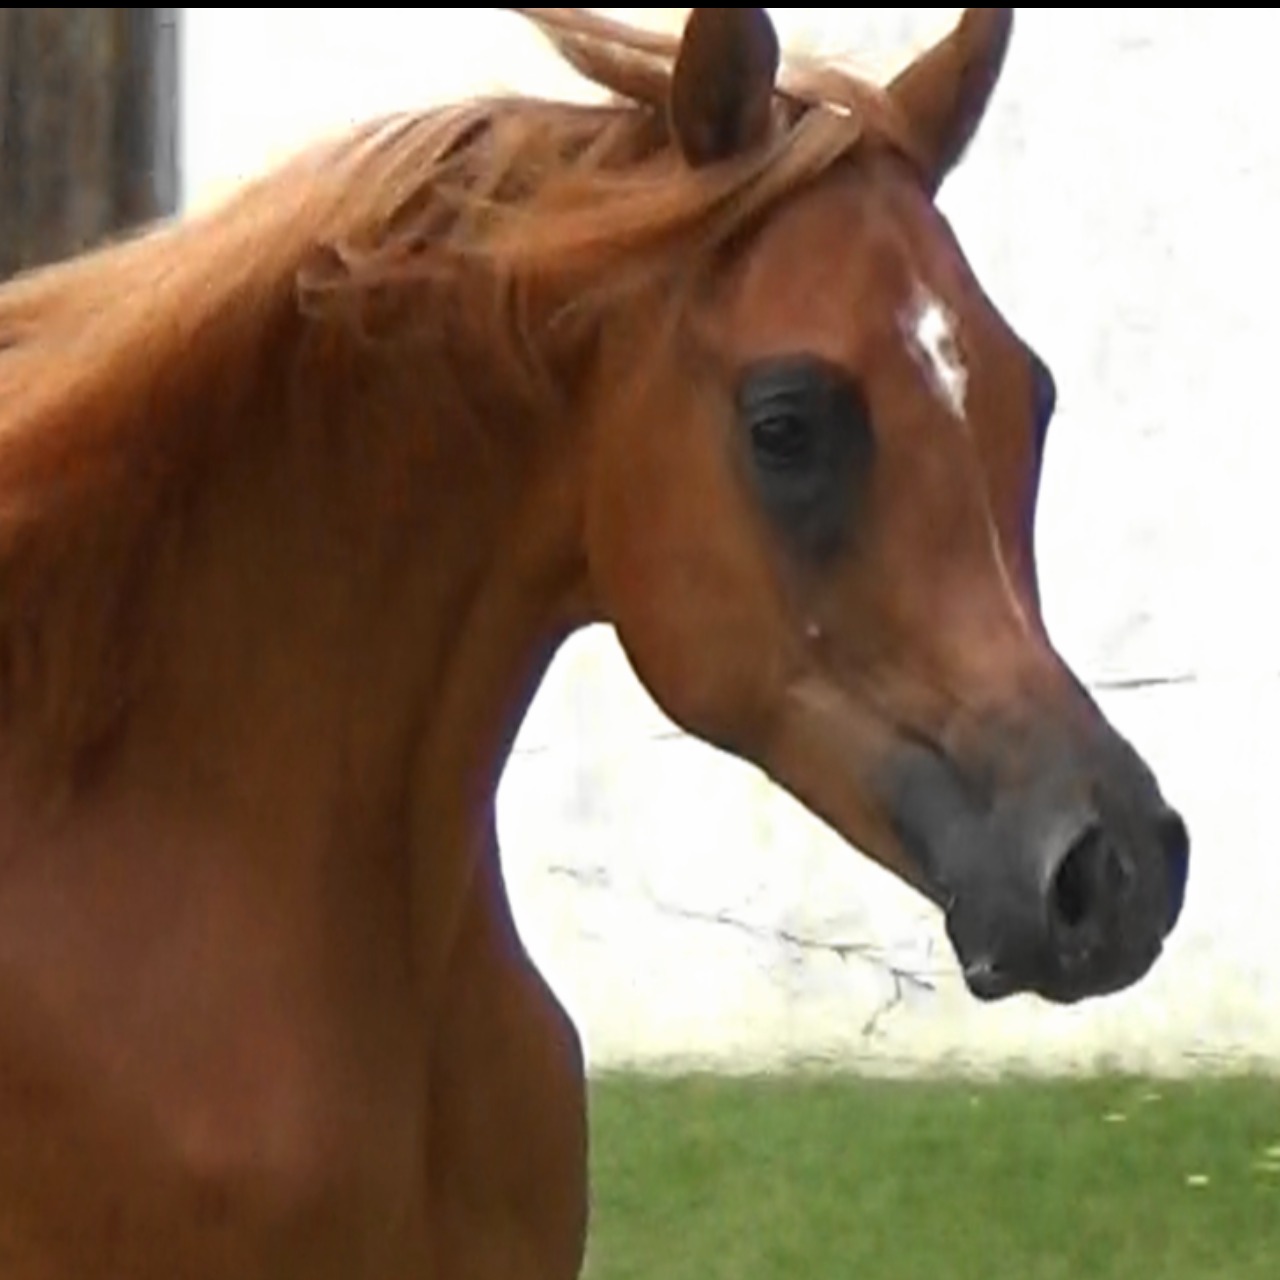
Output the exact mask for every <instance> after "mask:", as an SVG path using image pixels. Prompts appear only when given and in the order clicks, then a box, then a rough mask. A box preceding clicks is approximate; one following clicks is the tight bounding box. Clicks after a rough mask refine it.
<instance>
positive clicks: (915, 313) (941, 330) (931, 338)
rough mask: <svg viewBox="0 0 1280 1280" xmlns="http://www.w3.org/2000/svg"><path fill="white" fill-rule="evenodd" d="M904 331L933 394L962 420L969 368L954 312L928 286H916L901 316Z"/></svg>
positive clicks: (954, 415) (908, 344) (967, 388)
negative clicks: (957, 332) (965, 363)
mask: <svg viewBox="0 0 1280 1280" xmlns="http://www.w3.org/2000/svg"><path fill="white" fill-rule="evenodd" d="M902 330H903V334H904V336H905V337H906V340H907V346H908V348H909V349H910V351H911V354H912V356H913V357H914V359H915V361H916V363H917V364H918V365H920V367H921V368H922V369H923V370H924V374H925V377H926V378H928V379H929V385H930V386H931V387H932V388H933V390H934V393H935V394H936V395H937V397H938V399H940V400H941V401H942V403H943V404H945V405H946V406H947V408H948V409H949V410H950V411H951V413H952V416H953V417H956V418H958V419H959V420H960V421H961V422H963V421H964V417H965V397H966V394H967V393H968V390H969V371H968V370H967V369H966V368H965V367H964V361H963V359H962V358H961V355H960V344H959V342H958V341H957V339H956V330H955V322H954V320H953V318H952V315H951V312H950V311H948V310H947V308H946V307H945V306H944V305H943V304H942V302H941V301H940V300H939V299H938V298H937V297H935V296H934V294H932V293H931V292H930V291H929V290H928V289H926V288H924V287H923V286H921V285H917V286H916V292H915V297H914V298H913V299H912V302H911V306H910V308H909V309H908V310H907V312H906V313H905V314H904V316H903V318H902Z"/></svg>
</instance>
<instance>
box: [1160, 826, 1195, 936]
mask: <svg viewBox="0 0 1280 1280" xmlns="http://www.w3.org/2000/svg"><path fill="white" fill-rule="evenodd" d="M1157 836H1158V839H1159V841H1160V849H1161V851H1162V852H1163V854H1164V872H1165V888H1166V892H1167V893H1168V911H1169V914H1168V918H1167V920H1166V928H1165V932H1166V934H1169V933H1172V932H1173V928H1174V926H1175V925H1176V924H1177V923H1178V917H1179V916H1180V915H1181V914H1182V905H1183V903H1184V902H1185V901H1186V896H1187V876H1188V874H1189V872H1190V868H1191V836H1190V834H1189V833H1188V832H1187V824H1186V823H1185V822H1183V821H1182V819H1181V818H1180V817H1179V816H1178V815H1177V814H1176V813H1174V811H1173V810H1172V809H1170V810H1168V811H1167V812H1166V813H1165V814H1164V816H1163V817H1161V819H1160V821H1159V822H1158V823H1157Z"/></svg>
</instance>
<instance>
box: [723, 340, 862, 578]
mask: <svg viewBox="0 0 1280 1280" xmlns="http://www.w3.org/2000/svg"><path fill="white" fill-rule="evenodd" d="M737 413H738V423H739V427H740V430H741V431H742V437H743V440H744V442H745V444H746V448H745V449H744V451H743V453H744V454H745V458H746V461H747V463H748V473H749V480H750V483H751V486H752V488H753V490H754V492H755V495H756V498H757V500H758V501H759V503H760V505H761V508H762V509H763V511H764V513H765V514H766V515H767V516H768V518H769V519H770V521H771V522H772V524H773V526H774V528H775V529H777V530H778V531H779V532H780V533H781V534H782V535H783V537H784V538H785V539H786V541H787V542H788V543H789V544H790V545H791V547H792V548H793V549H794V550H796V551H797V552H799V553H801V554H803V555H805V556H806V557H808V558H813V559H821V558H823V557H825V556H827V555H829V554H832V553H834V552H836V551H838V550H839V549H840V547H842V546H844V545H845V544H846V542H847V540H848V538H849V537H850V535H851V534H852V533H853V531H854V527H855V524H856V521H857V517H858V513H859V510H860V507H861V502H860V499H861V497H862V493H863V486H864V482H865V480H866V478H867V475H868V474H869V468H870V465H871V461H872V458H873V455H874V453H875V437H874V433H873V431H872V427H871V416H870V414H869V412H868V410H867V404H866V400H865V398H864V397H863V395H862V392H861V391H860V390H859V388H858V386H857V384H856V383H855V382H854V381H853V379H852V378H851V377H850V376H849V374H848V372H847V371H846V370H844V369H842V368H840V367H839V366H838V365H833V364H831V363H829V362H828V361H824V360H821V359H819V358H817V357H815V356H808V355H791V356H782V357H777V358H774V359H771V360H765V361H761V362H759V363H757V364H753V365H750V366H748V368H746V369H745V370H744V371H743V374H742V378H741V381H740V382H739V384H738V392H737Z"/></svg>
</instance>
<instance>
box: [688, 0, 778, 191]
mask: <svg viewBox="0 0 1280 1280" xmlns="http://www.w3.org/2000/svg"><path fill="white" fill-rule="evenodd" d="M778 61H779V49H778V35H777V32H776V31H774V29H773V23H772V22H771V21H770V20H769V15H768V14H767V13H766V12H765V11H764V10H763V9H694V10H692V11H691V13H690V14H689V20H688V22H687V23H686V24H685V28H684V35H683V36H682V38H681V40H680V51H679V53H678V54H677V55H676V63H675V68H674V70H673V72H672V76H671V98H670V103H669V110H670V119H671V132H672V134H673V135H674V136H675V139H676V142H677V144H678V145H679V147H680V151H681V153H682V154H683V155H684V158H685V160H686V161H688V163H689V164H690V165H692V166H693V167H694V168H699V167H701V166H702V165H707V164H715V163H716V162H717V161H719V160H728V159H730V158H732V157H733V156H736V155H741V154H742V153H743V152H745V151H749V150H751V149H752V148H753V147H757V146H759V145H760V144H761V143H763V142H764V141H765V140H766V139H767V138H768V136H769V131H770V129H771V127H772V123H773V90H774V81H775V79H776V77H777V74H778Z"/></svg>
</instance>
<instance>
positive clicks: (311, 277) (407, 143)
mask: <svg viewBox="0 0 1280 1280" xmlns="http://www.w3.org/2000/svg"><path fill="white" fill-rule="evenodd" d="M518 12H521V13H524V14H525V15H526V16H527V17H529V18H530V19H531V20H532V21H534V22H535V23H536V24H537V25H538V26H539V27H540V28H541V29H542V30H543V31H544V33H545V34H547V35H548V36H549V37H550V39H551V41H552V43H553V44H554V45H556V47H557V48H558V49H559V51H560V53H561V54H562V55H563V56H564V57H565V59H566V60H567V61H568V62H569V63H570V65H571V66H572V67H573V68H575V69H576V70H577V71H578V72H579V73H581V74H583V75H585V76H586V77H587V78H588V79H590V80H591V81H592V82H594V83H595V84H596V85H597V86H599V87H600V88H601V89H603V90H605V91H606V92H607V93H609V94H612V95H613V99H612V101H609V102H606V103H603V104H600V105H580V104H572V105H571V104H567V103H563V102H554V101H543V100H535V99H529V98H522V97H515V96H511V97H492V98H487V99H477V100H475V101H472V102H468V103H463V104H459V105H455V106H452V107H446V108H441V109H435V110H428V111H422V112H416V113H402V114H400V115H397V116H394V117H390V118H387V119H383V120H380V121H376V122H374V123H372V124H369V125H365V126H363V127H361V128H358V129H356V130H354V131H352V132H351V133H349V134H347V135H346V136H344V137H340V138H338V139H335V140H330V141H326V142H324V143H322V144H320V145H317V146H314V147H312V148H310V149H309V150H307V151H306V152H304V153H303V154H302V155H300V156H299V157H297V158H296V159H295V160H293V161H292V162H290V163H288V164H286V165H284V166H283V167H281V168H280V169H278V170H277V171H275V172H274V173H271V174H269V175H267V176H265V177H263V178H261V179H259V180H257V181H255V182H253V183H251V184H249V185H248V186H247V187H245V188H244V189H243V190H241V191H240V192H238V193H236V194H235V195H233V196H232V197H231V198H229V199H228V200H227V201H226V202H225V203H224V204H223V205H222V206H220V207H218V208H216V209H214V210H212V211H209V212H207V213H205V214H203V215H201V216H199V217H193V218H190V219H188V220H186V221H183V222H179V223H175V224H173V225H170V226H166V227H162V228H158V229H152V230H150V231H148V232H146V233H144V234H141V235H137V236H134V237H132V238H130V239H129V240H127V241H125V242H123V243H120V244H116V245H113V246H109V247H106V248H104V249H101V250H99V251H97V252H95V253H92V254H89V255H85V256H82V257H80V258H76V259H73V260H71V261H69V262H67V263H63V264H59V265H56V266H53V267H50V268H46V269H44V270H41V271H38V272H35V273H32V274H31V275H29V276H27V277H24V278H20V279H19V280H17V281H14V282H11V283H9V284H7V285H5V286H3V287H0V723H3V722H10V723H12V722H14V721H22V720H26V721H28V723H27V725H26V730H27V732H28V734H29V735H32V736H33V737H35V736H41V735H42V736H43V739H44V740H45V743H44V745H45V746H47V747H48V748H49V749H51V750H53V751H54V752H55V753H74V752H75V751H78V750H80V749H82V748H83V747H84V746H85V745H86V744H87V743H89V742H91V741H92V739H93V738H94V737H95V735H101V734H102V733H105V732H106V731H107V730H108V729H109V727H110V725H111V723H112V722H113V718H114V717H115V716H116V714H117V711H118V709H119V708H121V707H124V706H126V705H127V704H128V701H129V697H130V690H131V689H132V688H133V685H134V684H135V682H136V676H137V672H136V671H135V670H134V667H135V666H136V664H137V662H138V661H139V660H140V659H139V658H138V657H137V655H138V654H141V653H142V652H143V650H144V648H145V646H139V645H137V644H135V643H134V642H133V640H132V639H130V637H131V636H132V635H134V633H136V631H137V629H138V627H139V625H140V622H139V615H138V609H139V608H140V607H141V603H140V602H142V601H145V599H146V597H147V594H148V587H149V585H153V579H154V576H155V574H156V573H157V572H159V570H157V569H155V568H154V567H153V566H155V565H161V564H163V563H165V559H166V557H165V555H164V554H163V551H164V548H165V546H166V545H168V543H170V542H172V535H173V533H174V521H175V520H177V519H178V518H179V515H180V512H179V508H180V503H177V502H175V501H173V500H172V495H173V494H174V492H175V491H179V490H180V491H182V492H189V491H190V490H191V489H192V487H193V486H194V485H195V484H196V483H197V482H198V479H199V476H200V474H201V470H202V468H207V467H208V466H210V465H211V463H212V461H213V460H214V459H215V458H216V457H217V456H218V454H219V451H220V449H223V450H224V449H225V448H226V447H229V445H230V444H234V441H235V433H237V432H244V433H247V432H254V431H259V430H281V431H291V430H297V429H301V428H303V427H305V422H304V421H303V419H305V418H306V416H307V412H308V408H309V407H310V408H313V407H314V404H315V403H316V402H317V401H318V400H324V401H327V402H329V403H336V402H340V401H341V400H342V398H343V396H344V395H350V394H355V392H354V390H353V388H352V387H346V386H343V385H341V384H342V382H343V380H348V381H350V382H352V383H353V384H354V383H356V382H358V381H359V366H358V359H337V360H334V359H330V358H328V357H329V356H331V355H332V352H333V350H334V345H333V344H334V342H344V343H347V344H348V345H347V346H345V347H343V348H342V349H343V350H344V351H346V352H351V351H358V350H361V349H365V348H366V346H367V344H368V342H369V341H370V340H373V341H374V343H375V344H376V340H377V338H378V337H380V336H382V337H391V338H406V339H408V340H409V342H410V345H411V347H412V350H411V351H409V352H407V353H405V355H404V358H405V359H406V360H407V361H412V362H413V364H414V366H415V368H417V369H418V370H422V369H423V368H424V367H428V366H430V364H431V362H432V361H433V360H434V361H435V362H436V363H437V364H439V365H440V366H441V367H440V374H441V377H442V379H443V380H444V381H445V382H447V383H449V384H450V385H452V386H460V385H461V384H462V383H464V382H465V380H466V379H465V377H464V376H463V374H462V373H461V372H460V366H459V359H460V350H459V345H458V341H459V340H458V333H459V332H460V331H461V332H463V333H464V334H465V336H466V341H467V343H469V345H470V347H471V356H472V359H473V361H474V362H475V364H476V365H477V366H480V365H483V370H484V378H485V380H486V381H488V382H490V383H492V382H495V381H497V382H499V383H505V384H506V385H507V388H508V392H509V394H510V396H511V397H512V398H515V399H524V400H528V399H529V398H531V397H535V396H541V395H543V394H544V393H545V392H546V391H547V390H548V388H551V389H552V390H553V391H554V390H555V384H556V378H557V372H558V370H557V367H556V366H557V359H558V355H559V354H561V353H560V352H559V349H558V347H557V343H562V342H563V341H564V334H565V333H571V334H572V333H578V334H581V333H589V332H590V331H591V329H592V325H593V323H595V322H596V321H598V320H599V319H601V318H602V317H603V316H604V315H606V314H607V313H608V311H609V309H610V308H612V307H616V306H617V305H618V304H619V302H620V301H621V299H622V297H623V295H625V294H626V293H627V292H628V291H629V290H633V289H635V288H636V287H643V286H644V285H645V284H646V283H651V282H652V281H653V280H654V279H655V277H658V276H661V274H662V273H663V272H669V271H671V270H672V269H673V267H674V265H675V264H676V263H679V264H680V265H679V269H680V270H681V271H682V272H685V273H688V272H689V271H690V270H693V271H697V270H698V269H699V268H702V267H710V266H711V265H712V264H713V263H714V262H715V261H716V259H717V255H718V253H719V250H720V249H721V248H722V247H723V246H724V245H725V244H726V243H728V242H730V241H731V240H732V239H733V238H734V237H736V236H737V235H738V234H739V233H740V232H741V231H742V230H743V229H744V228H746V227H747V226H749V225H750V224H752V223H753V222H756V221H758V220H759V219H761V218H762V217H763V216H765V215H766V214H767V212H768V210H769V209H770V208H771V207H773V206H774V205H776V204H777V203H779V202H780V201H783V200H785V199H786V198H787V196H788V195H790V194H792V193H794V192H796V191H797V190H798V189H800V188H802V187H803V186H805V185H806V184H808V183H810V182H812V181H815V180H816V179H818V178H819V177H821V176H822V174H823V173H824V172H826V171H827V170H829V169H830V168H831V167H832V166H833V165H835V164H836V163H837V162H839V161H840V160H842V159H843V158H845V157H847V156H849V155H850V154H851V153H853V152H854V151H855V150H856V149H857V148H858V147H859V146H860V145H861V144H862V142H863V141H864V139H866V138H867V137H868V136H874V137H876V138H879V139H881V140H883V141H884V142H886V143H887V144H888V145H891V146H893V147H895V148H896V149H897V150H899V151H900V152H902V153H903V154H905V155H908V156H909V155H910V154H911V141H910V138H909V137H908V136H907V133H906V130H905V128H904V126H903V123H902V121H901V120H900V119H899V118H898V117H897V115H896V114H895V111H894V108H893V105H892V103H891V101H890V100H889V99H888V98H887V96H886V95H885V94H883V93H882V92H881V91H880V90H878V89H876V88H875V87H873V86H871V85H869V84H867V83H866V82H864V81H862V80H860V79H858V78H857V77H855V76H853V75H850V74H847V73H846V72H844V71H843V70H841V69H840V68H838V67H836V66H834V65H830V64H825V63H822V62H819V61H816V60H813V59H810V60H808V61H805V62H797V63H793V64H792V65H790V66H789V67H788V68H787V70H786V71H785V72H784V74H783V76H782V78H781V80H780V84H779V90H778V94H777V96H776V103H775V118H776V129H775V131H774V136H773V138H772V139H771V140H770V142H769V143H768V144H767V145H766V146H764V147H762V148H760V149H759V150H758V151H757V152H755V153H753V154H749V155H745V156H743V157H741V158H740V159H738V160H735V161H732V162H728V163H725V164H722V165H717V166H713V167H712V168H710V169H708V170H703V171H694V170H691V169H689V168H688V167H687V166H686V165H685V164H684V163H683V162H682V160H681V158H680V156H679V155H678V153H677V150H676V148H675V147H674V146H673V143H672V139H671V137H670V135H669V132H668V126H667V119H666V110H665V94H666V87H667V85H668V83H669V80H670V76H671V70H672V65H673V61H674V58H675V54H676V50H677V41H676V40H675V39H674V38H672V37H670V36H666V35H655V34H653V33H649V32H642V31H637V30H634V29H632V28H628V27H624V26H622V25H620V24H617V23H612V22H609V21H608V20H605V19H602V18H599V17H598V16H596V15H592V14H590V13H588V12H586V11H583V10H521V11H518ZM531 290H532V291H536V292H538V293H539V296H540V297H542V298H544V299H550V300H551V303H552V305H550V307H549V308H547V309H546V310H544V311H543V312H541V313H540V314H539V315H533V314H531V313H530V310H529V307H528V296H529V292H530V291H531ZM570 302H571V303H572V306H573V314H574V321H575V323H574V324H571V325H567V326H564V325H558V324H555V323H552V322H553V321H555V320H556V319H558V318H560V314H559V311H558V304H559V303H566V304H567V303H570ZM446 330H447V332H446ZM383 358H385V357H383ZM299 385H303V386H306V387H308V388H309V390H310V396H309V397H306V398H304V399H305V402H299V401H298V400H297V398H296V397H295V396H294V395H293V394H292V393H291V392H288V391H286V390H285V389H286V388H297V387H298V386H299ZM460 399H461V394H460ZM465 411H466V410H465V406H464V405H463V404H461V403H460V404H459V405H458V414H459V416H462V415H464V414H465ZM355 416H356V415H353V417H355ZM291 417H292V418H296V419H298V421H290V420H289V419H290V418H291ZM268 418H270V419H271V421H270V422H269V421H267V419H268ZM280 419H284V420H283V421H281V420H280ZM439 425H440V426H441V427H444V426H447V423H445V422H443V421H442V422H441V423H440V424H439Z"/></svg>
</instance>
